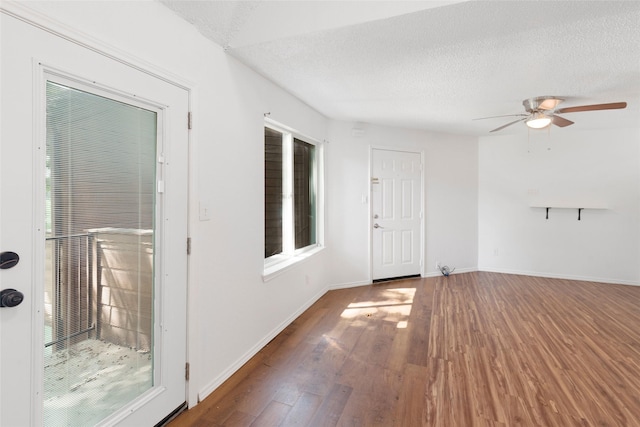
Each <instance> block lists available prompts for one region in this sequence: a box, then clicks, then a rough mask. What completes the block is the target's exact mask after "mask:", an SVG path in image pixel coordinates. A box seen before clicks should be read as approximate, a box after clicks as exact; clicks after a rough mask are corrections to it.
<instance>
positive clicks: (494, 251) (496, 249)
mask: <svg viewBox="0 0 640 427" xmlns="http://www.w3.org/2000/svg"><path fill="white" fill-rule="evenodd" d="M498 255H500V251H498V248H494V249H493V256H498Z"/></svg>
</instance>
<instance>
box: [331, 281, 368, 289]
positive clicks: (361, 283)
mask: <svg viewBox="0 0 640 427" xmlns="http://www.w3.org/2000/svg"><path fill="white" fill-rule="evenodd" d="M370 284H371V281H370V280H362V281H358V282H349V283H338V284H335V285H329V286H328V287H327V291H334V290H337V289H349V288H357V287H358V286H367V285H370Z"/></svg>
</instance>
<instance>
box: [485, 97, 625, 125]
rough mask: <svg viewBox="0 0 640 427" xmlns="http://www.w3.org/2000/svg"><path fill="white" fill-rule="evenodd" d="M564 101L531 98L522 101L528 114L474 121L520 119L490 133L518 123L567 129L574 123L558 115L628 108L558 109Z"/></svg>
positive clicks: (619, 105)
mask: <svg viewBox="0 0 640 427" xmlns="http://www.w3.org/2000/svg"><path fill="white" fill-rule="evenodd" d="M562 101H564V99H563V98H558V97H555V96H538V97H536V98H529V99H525V100H524V101H522V105H524V109H525V111H526V113H522V114H507V115H504V116H491V117H481V118H479V119H474V120H484V119H493V118H497V117H520V118H519V119H517V120H514V121H512V122H509V123H507V124H506V125H502V126H500V127H498V128H495V129H493V130H491V131H490V132H496V131H499V130H502V129H504V128H506V127H508V126H511V125H513V124H515V123H518V122H525V124H526V125H527V126H528V127H530V128H532V129H542V128H545V127H547V126H549V125H551V124H554V125H556V126H559V127H565V126H569V125H572V124H573V123H574V122H572V121H571V120H567V119H565V118H564V117H561V116H559V115H558V114H565V113H577V112H580V111H597V110H616V109H621V108H626V107H627V103H626V102H612V103H608V104H593V105H580V106H577V107H566V108H558V105H559V104H560V103H561V102H562Z"/></svg>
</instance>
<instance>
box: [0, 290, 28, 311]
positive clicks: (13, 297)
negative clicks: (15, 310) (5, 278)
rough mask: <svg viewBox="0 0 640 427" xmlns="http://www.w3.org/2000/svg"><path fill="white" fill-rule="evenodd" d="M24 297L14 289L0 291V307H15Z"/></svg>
mask: <svg viewBox="0 0 640 427" xmlns="http://www.w3.org/2000/svg"><path fill="white" fill-rule="evenodd" d="M23 299H24V295H23V294H22V292H20V291H16V290H15V289H3V290H2V291H0V307H15V306H16V305H20V303H21V302H22V300H23Z"/></svg>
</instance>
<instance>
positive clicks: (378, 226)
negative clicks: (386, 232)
mask: <svg viewBox="0 0 640 427" xmlns="http://www.w3.org/2000/svg"><path fill="white" fill-rule="evenodd" d="M373 228H384V227H380V225H378V223H377V222H376V223H375V224H373Z"/></svg>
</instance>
